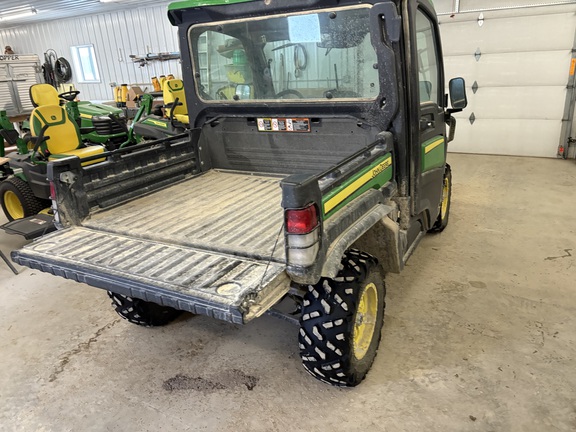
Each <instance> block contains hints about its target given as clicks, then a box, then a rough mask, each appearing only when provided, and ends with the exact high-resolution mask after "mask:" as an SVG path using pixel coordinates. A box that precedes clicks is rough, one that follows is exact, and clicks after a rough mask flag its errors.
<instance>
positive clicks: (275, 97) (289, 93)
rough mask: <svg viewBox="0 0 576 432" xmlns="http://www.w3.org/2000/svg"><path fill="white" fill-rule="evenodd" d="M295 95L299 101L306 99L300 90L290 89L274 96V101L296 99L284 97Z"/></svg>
mask: <svg viewBox="0 0 576 432" xmlns="http://www.w3.org/2000/svg"><path fill="white" fill-rule="evenodd" d="M288 95H293V96H296V97H297V98H298V99H304V95H303V94H302V93H300V92H299V91H298V90H294V89H288V90H282V91H281V92H279V93H276V94H275V95H274V99H294V98H285V97H284V96H288Z"/></svg>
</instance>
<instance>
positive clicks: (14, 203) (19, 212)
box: [4, 191, 24, 219]
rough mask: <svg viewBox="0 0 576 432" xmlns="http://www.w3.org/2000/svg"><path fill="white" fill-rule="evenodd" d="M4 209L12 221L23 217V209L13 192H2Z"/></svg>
mask: <svg viewBox="0 0 576 432" xmlns="http://www.w3.org/2000/svg"><path fill="white" fill-rule="evenodd" d="M4 207H5V208H6V210H7V211H8V214H10V216H11V217H12V218H13V219H22V218H23V217H24V207H22V203H21V202H20V199H19V198H18V195H16V194H15V193H14V192H12V191H6V192H4Z"/></svg>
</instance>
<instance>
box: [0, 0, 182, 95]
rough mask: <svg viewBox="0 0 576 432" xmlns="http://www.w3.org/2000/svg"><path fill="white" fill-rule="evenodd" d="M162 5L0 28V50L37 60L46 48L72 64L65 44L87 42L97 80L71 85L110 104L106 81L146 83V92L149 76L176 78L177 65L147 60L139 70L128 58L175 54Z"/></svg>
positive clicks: (175, 41) (174, 41)
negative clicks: (7, 48)
mask: <svg viewBox="0 0 576 432" xmlns="http://www.w3.org/2000/svg"><path fill="white" fill-rule="evenodd" d="M168 4H169V2H159V3H158V6H153V7H144V8H142V7H141V8H134V9H130V10H125V11H118V12H112V13H106V14H99V15H90V16H84V17H78V18H74V19H65V20H59V21H49V22H42V23H38V24H34V25H28V26H22V27H18V28H10V29H4V30H2V29H0V46H4V45H11V46H12V47H13V48H14V49H15V51H16V52H18V53H31V54H37V55H39V56H40V58H41V59H43V58H44V57H43V53H44V52H45V51H46V50H48V49H54V50H56V52H57V53H58V55H59V56H61V57H65V58H66V59H67V60H68V61H70V62H72V56H71V51H70V47H71V46H74V45H82V44H93V45H94V50H95V53H96V61H97V62H98V69H99V72H100V77H101V82H100V83H97V84H85V83H81V84H80V83H76V86H77V88H78V90H80V92H81V94H80V98H81V99H83V100H110V99H112V89H111V87H110V83H112V82H115V83H117V84H122V83H126V84H132V83H144V84H145V83H148V86H150V88H151V80H150V77H152V76H159V75H167V74H168V73H173V74H174V75H176V76H180V75H181V72H180V71H181V68H180V63H179V61H175V60H172V61H166V62H150V63H148V65H147V66H144V67H142V68H141V67H139V66H138V64H137V63H133V62H132V61H131V59H130V58H129V57H128V56H129V55H130V54H136V55H144V54H146V53H148V52H173V51H179V50H180V49H179V47H178V38H177V29H176V28H175V27H172V25H171V24H170V22H169V21H168V17H167V12H166V7H167V5H168Z"/></svg>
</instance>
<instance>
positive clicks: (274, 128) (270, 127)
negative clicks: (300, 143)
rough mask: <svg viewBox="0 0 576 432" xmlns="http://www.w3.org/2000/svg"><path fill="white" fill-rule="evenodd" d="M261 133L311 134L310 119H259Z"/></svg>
mask: <svg viewBox="0 0 576 432" xmlns="http://www.w3.org/2000/svg"><path fill="white" fill-rule="evenodd" d="M257 121H258V130H259V131H260V132H310V119H307V118H259V119H257Z"/></svg>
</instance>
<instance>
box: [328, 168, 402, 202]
mask: <svg viewBox="0 0 576 432" xmlns="http://www.w3.org/2000/svg"><path fill="white" fill-rule="evenodd" d="M390 165H392V157H389V158H388V159H386V160H385V161H382V162H380V163H379V164H378V165H376V166H375V167H374V168H372V169H371V170H370V171H368V172H367V173H366V174H364V175H363V176H361V177H359V178H357V179H356V180H355V181H354V182H352V183H350V184H349V185H348V186H346V187H345V188H344V189H342V190H341V191H340V192H338V193H337V194H336V195H334V196H333V197H332V198H330V199H329V200H328V201H326V202H325V203H324V213H328V212H330V210H332V209H333V208H334V207H336V206H337V205H338V204H340V203H341V202H342V201H344V200H345V199H346V198H348V197H349V196H350V195H352V194H353V193H354V192H356V191H357V190H358V189H360V188H361V187H362V186H364V185H365V184H366V183H368V182H369V181H370V180H372V179H373V178H374V177H376V176H377V175H379V174H380V173H381V172H382V171H384V170H385V169H386V168H388V167H389V166H390Z"/></svg>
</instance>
